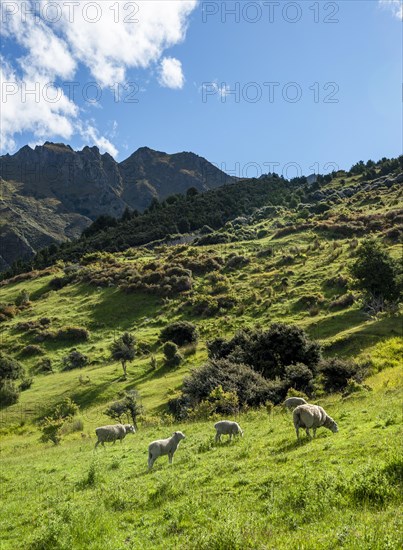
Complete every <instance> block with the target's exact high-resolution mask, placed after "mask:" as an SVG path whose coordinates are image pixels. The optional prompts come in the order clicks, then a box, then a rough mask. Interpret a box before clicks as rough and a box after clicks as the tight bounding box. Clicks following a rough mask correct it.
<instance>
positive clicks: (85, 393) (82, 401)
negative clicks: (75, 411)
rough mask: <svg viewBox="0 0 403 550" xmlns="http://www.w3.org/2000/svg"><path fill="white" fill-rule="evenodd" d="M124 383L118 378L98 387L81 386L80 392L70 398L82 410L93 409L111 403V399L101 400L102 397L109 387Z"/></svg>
mask: <svg viewBox="0 0 403 550" xmlns="http://www.w3.org/2000/svg"><path fill="white" fill-rule="evenodd" d="M122 381H124V380H123V379H122V377H121V376H117V377H116V378H112V379H111V380H108V381H106V382H104V383H102V384H97V385H96V386H92V387H88V388H87V387H85V386H80V391H76V392H74V393H72V394H71V395H70V397H71V399H72V400H73V401H74V402H75V403H77V405H78V406H79V407H80V409H82V410H85V409H86V408H88V407H92V406H93V405H97V404H101V403H106V402H108V401H110V399H109V398H105V397H104V398H102V399H100V396H101V395H102V394H103V393H104V391H105V390H107V389H108V388H109V386H111V385H112V384H116V383H117V382H122ZM119 389H121V388H119Z"/></svg>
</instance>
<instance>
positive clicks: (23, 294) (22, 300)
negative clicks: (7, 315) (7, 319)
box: [15, 290, 30, 307]
mask: <svg viewBox="0 0 403 550" xmlns="http://www.w3.org/2000/svg"><path fill="white" fill-rule="evenodd" d="M29 303H30V302H29V293H28V292H27V291H26V290H21V291H20V293H19V294H18V296H17V298H16V299H15V305H16V306H17V307H21V306H26V305H28V304H29Z"/></svg>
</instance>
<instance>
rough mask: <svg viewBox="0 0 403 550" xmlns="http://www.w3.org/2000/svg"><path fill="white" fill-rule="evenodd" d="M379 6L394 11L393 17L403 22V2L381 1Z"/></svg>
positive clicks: (394, 0)
mask: <svg viewBox="0 0 403 550" xmlns="http://www.w3.org/2000/svg"><path fill="white" fill-rule="evenodd" d="M379 5H380V6H381V7H382V8H386V9H389V10H391V11H392V13H393V15H394V16H395V17H396V18H397V19H400V21H402V20H403V2H402V0H379Z"/></svg>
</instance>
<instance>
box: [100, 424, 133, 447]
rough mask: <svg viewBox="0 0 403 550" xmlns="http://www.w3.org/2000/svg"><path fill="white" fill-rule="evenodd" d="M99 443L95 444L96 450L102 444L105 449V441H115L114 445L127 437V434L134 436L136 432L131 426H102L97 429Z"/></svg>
mask: <svg viewBox="0 0 403 550" xmlns="http://www.w3.org/2000/svg"><path fill="white" fill-rule="evenodd" d="M95 433H96V435H97V438H98V441H97V442H96V443H95V449H96V448H97V447H98V445H99V444H100V443H102V446H103V447H105V441H113V444H115V443H116V440H117V439H120V442H121V443H122V440H123V439H124V438H125V437H126V434H134V433H136V430H135V428H134V426H132V425H131V424H114V425H108V426H100V427H99V428H96V429H95Z"/></svg>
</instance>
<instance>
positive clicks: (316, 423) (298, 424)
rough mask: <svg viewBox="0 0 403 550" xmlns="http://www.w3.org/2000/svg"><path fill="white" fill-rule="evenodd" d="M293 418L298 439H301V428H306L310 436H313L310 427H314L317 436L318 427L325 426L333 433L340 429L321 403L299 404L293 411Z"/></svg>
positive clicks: (314, 434) (314, 433)
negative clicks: (320, 405)
mask: <svg viewBox="0 0 403 550" xmlns="http://www.w3.org/2000/svg"><path fill="white" fill-rule="evenodd" d="M293 420H294V426H295V431H296V432H297V439H299V429H300V428H305V431H306V434H307V436H308V437H311V434H310V433H309V429H310V428H312V429H313V436H314V437H315V436H316V429H317V428H320V426H324V427H325V428H327V429H328V430H331V431H332V432H333V433H336V432H338V431H339V429H338V427H337V424H336V422H335V421H334V420H333V418H331V417H330V416H329V415H328V414H327V413H326V411H325V410H324V409H322V407H319V405H308V404H307V405H299V406H298V407H297V408H296V409H294V412H293Z"/></svg>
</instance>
